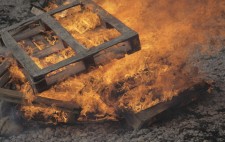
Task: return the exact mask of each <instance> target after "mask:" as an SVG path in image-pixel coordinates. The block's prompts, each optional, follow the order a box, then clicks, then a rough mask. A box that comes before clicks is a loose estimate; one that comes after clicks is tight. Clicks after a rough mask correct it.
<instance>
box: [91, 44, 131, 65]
mask: <svg viewBox="0 0 225 142" xmlns="http://www.w3.org/2000/svg"><path fill="white" fill-rule="evenodd" d="M130 50H132V49H131V47H130V45H129V43H128V42H122V43H119V44H117V45H114V46H112V47H109V48H107V49H106V50H103V51H101V52H99V53H98V54H96V55H95V56H94V61H95V64H96V65H105V64H106V63H108V62H110V61H111V60H113V59H121V58H123V57H125V54H127V52H129V51H130Z"/></svg>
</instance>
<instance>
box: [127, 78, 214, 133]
mask: <svg viewBox="0 0 225 142" xmlns="http://www.w3.org/2000/svg"><path fill="white" fill-rule="evenodd" d="M209 87H210V85H209V84H207V83H205V82H201V83H198V84H195V85H194V86H193V87H191V88H189V89H186V90H184V91H182V92H180V93H178V96H175V97H173V98H172V99H171V100H168V101H167V102H161V103H159V104H157V105H155V106H153V107H151V108H148V109H146V110H143V111H141V112H139V113H132V112H124V118H125V119H126V122H127V124H128V125H129V126H130V127H132V128H133V129H140V128H143V127H146V126H148V125H150V124H152V123H153V122H155V117H156V116H157V115H159V114H161V113H163V112H165V111H166V110H168V109H171V108H177V107H181V106H185V105H188V104H189V103H191V102H193V101H195V100H197V99H198V98H200V97H201V96H202V95H204V94H207V90H208V89H209Z"/></svg>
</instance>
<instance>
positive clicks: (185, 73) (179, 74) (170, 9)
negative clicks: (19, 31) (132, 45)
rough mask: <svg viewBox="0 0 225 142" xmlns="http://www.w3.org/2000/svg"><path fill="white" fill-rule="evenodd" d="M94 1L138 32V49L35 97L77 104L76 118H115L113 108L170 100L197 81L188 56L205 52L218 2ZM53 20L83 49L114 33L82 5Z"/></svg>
mask: <svg viewBox="0 0 225 142" xmlns="http://www.w3.org/2000/svg"><path fill="white" fill-rule="evenodd" d="M95 1H96V2H97V3H98V4H99V5H101V6H102V7H103V8H104V9H106V10H107V11H109V12H110V13H111V14H113V15H115V16H116V17H117V18H118V19H120V20H121V21H123V22H124V23H125V24H126V25H128V26H129V27H131V28H133V29H134V30H136V31H137V32H138V33H139V34H140V38H141V44H142V50H141V51H139V52H138V53H136V54H132V55H127V56H126V57H125V58H123V59H121V60H114V61H112V62H111V63H110V64H107V65H105V66H100V67H98V68H96V69H94V70H93V71H91V72H89V73H87V74H81V75H79V76H76V77H71V78H69V79H67V80H66V81H64V82H61V83H58V84H56V85H55V86H53V87H52V88H51V89H49V90H48V91H45V92H43V93H40V94H38V95H40V96H45V97H49V98H55V99H58V100H66V101H71V102H74V103H77V104H79V105H80V106H81V107H82V112H81V115H80V118H79V120H80V121H84V120H89V121H90V120H99V119H110V120H116V119H117V118H118V117H119V116H118V114H117V111H120V110H123V109H129V110H131V111H133V112H139V111H141V110H144V109H146V108H148V107H151V106H154V105H156V104H158V103H160V102H163V101H167V100H170V99H171V98H172V97H173V96H176V95H177V94H178V92H179V91H181V90H183V89H185V88H188V87H190V86H191V85H192V84H194V83H195V82H196V81H199V80H200V79H201V77H202V76H201V74H199V69H198V68H197V67H195V66H194V65H193V64H194V63H195V60H196V58H194V57H195V56H193V55H196V54H198V55H201V54H205V51H207V52H208V51H209V50H208V45H206V43H207V42H208V36H210V35H209V34H215V33H213V32H212V31H213V28H214V27H211V26H210V22H211V23H213V22H214V23H213V25H218V24H216V23H218V21H216V20H215V19H214V17H217V16H219V15H220V12H221V9H223V7H222V4H220V2H215V1H213V0H208V1H206V2H204V3H202V2H197V1H185V0H181V1H174V2H171V1H165V0H160V1H155V0H148V1H146V0H139V1H137V0H129V1H128V0H124V1H120V0H95ZM215 7H216V8H215ZM73 11H75V13H76V14H73ZM83 16H84V17H85V18H84V19H82V18H81V17H83ZM55 18H56V19H57V20H58V21H59V22H60V23H61V24H62V25H63V26H64V27H65V28H66V29H67V30H68V31H69V32H70V33H71V34H72V35H73V36H74V37H75V39H77V40H78V41H79V42H80V43H81V44H83V45H84V46H86V47H88V48H90V47H94V46H97V45H99V44H101V43H103V42H105V41H108V40H110V39H112V38H115V37H116V36H118V35H119V34H118V33H117V31H115V30H114V29H101V22H100V20H99V17H98V15H96V14H95V13H91V12H90V11H88V10H87V9H85V10H84V11H82V10H81V9H79V8H78V9H73V10H72V11H69V10H68V11H65V12H63V13H60V14H59V15H55ZM222 22H223V23H224V21H219V24H221V23H222ZM97 27H99V28H100V29H98V28H97ZM96 29H97V30H96ZM96 31H97V32H96ZM218 32H219V31H218ZM221 34H222V31H221ZM223 34H224V33H223ZM92 35H94V36H92ZM84 37H86V38H84ZM92 38H93V39H92ZM220 48H221V46H220V47H218V50H219V49H220ZM52 58H54V57H52ZM57 59H58V56H57ZM44 60H45V62H46V60H47V61H48V59H44ZM59 60H61V58H60V57H59ZM50 62H51V59H50ZM52 63H55V62H52ZM40 64H41V63H40ZM42 66H43V65H41V67H42ZM22 110H23V111H25V113H26V112H29V118H30V117H32V115H34V114H35V113H37V108H33V107H28V108H27V107H25V106H24V107H23V108H22ZM42 111H45V110H42ZM46 111H48V110H46ZM46 115H48V114H47V113H46Z"/></svg>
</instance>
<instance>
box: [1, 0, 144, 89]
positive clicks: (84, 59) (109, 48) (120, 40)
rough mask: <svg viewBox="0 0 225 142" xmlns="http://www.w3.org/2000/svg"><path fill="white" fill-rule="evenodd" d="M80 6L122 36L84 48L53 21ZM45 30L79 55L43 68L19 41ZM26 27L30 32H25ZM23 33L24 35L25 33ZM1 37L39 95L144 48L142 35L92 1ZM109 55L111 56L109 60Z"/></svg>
mask: <svg viewBox="0 0 225 142" xmlns="http://www.w3.org/2000/svg"><path fill="white" fill-rule="evenodd" d="M79 5H82V6H83V7H86V6H90V5H91V6H92V8H93V11H94V12H96V13H97V14H98V15H99V16H100V18H101V20H102V21H103V22H104V25H106V27H107V28H115V29H116V30H117V31H119V32H120V34H121V35H120V36H119V37H117V38H115V39H113V40H111V41H108V42H105V43H103V44H101V45H99V46H97V47H94V48H91V49H88V48H86V47H84V46H82V45H81V44H80V43H79V42H78V41H77V40H76V39H74V38H73V37H72V35H71V34H70V33H69V32H68V31H67V30H66V29H65V28H64V27H62V26H61V25H60V23H59V22H58V21H57V20H55V19H54V18H53V15H54V14H56V13H58V12H61V11H64V10H66V9H69V8H72V7H75V6H79ZM33 23H39V24H40V26H37V27H35V28H33V29H29V26H30V25H31V24H33ZM43 25H44V26H43ZM46 27H48V28H50V29H51V30H52V31H53V32H54V33H55V34H56V35H57V36H58V37H59V38H60V39H61V41H62V42H63V43H65V44H66V45H68V46H70V47H71V48H72V49H73V50H74V52H75V53H76V55H75V56H72V57H70V58H68V59H66V60H63V61H61V62H59V63H56V64H54V65H51V66H48V67H46V68H43V69H40V68H39V67H38V66H37V65H36V64H35V62H34V61H33V60H32V59H31V58H30V56H29V55H27V53H26V52H25V51H24V50H23V49H22V48H21V47H20V46H19V45H18V44H17V41H18V40H23V39H26V38H28V37H30V36H34V35H37V34H39V33H40V32H42V31H43V30H45V28H46ZM26 28H27V30H24V29H26ZM29 30H30V31H29ZM21 31H25V32H24V33H23V32H21ZM0 36H1V38H2V41H3V43H4V44H5V46H6V47H7V48H8V49H9V50H10V51H12V54H13V56H14V57H15V58H16V60H17V61H18V62H19V63H20V64H21V66H22V67H23V68H24V71H25V75H26V76H27V78H28V80H29V81H30V83H31V85H32V86H33V88H34V91H35V92H37V93H38V92H42V91H44V90H46V89H48V88H49V87H50V86H52V85H53V84H55V83H57V82H59V81H62V80H63V79H65V78H67V77H69V76H72V75H76V74H78V73H81V72H84V71H86V70H87V69H88V68H89V67H90V66H93V65H101V64H105V63H107V62H109V61H110V60H112V59H115V58H116V59H119V58H122V57H124V55H125V54H131V53H134V52H136V51H138V50H140V48H141V47H140V40H139V36H138V34H137V33H136V32H135V31H133V30H132V29H130V28H128V27H127V26H126V25H124V24H123V23H122V22H120V21H119V20H118V19H116V18H115V17H113V16H112V15H111V14H109V13H108V12H106V11H105V10H103V9H102V8H101V7H99V6H98V5H97V4H95V3H94V2H92V1H91V0H84V1H80V0H76V1H75V2H73V3H71V4H68V5H64V6H61V7H59V8H57V9H54V10H52V11H49V12H46V13H44V14H41V15H38V16H35V17H32V18H30V19H28V20H25V21H23V22H21V23H18V24H15V25H13V26H11V27H8V28H6V29H4V30H2V31H1V32H0ZM60 48H63V47H62V46H55V47H51V49H46V50H45V51H39V52H37V53H36V57H44V56H47V55H49V54H52V52H57V51H58V50H60ZM109 55H110V57H109V58H108V56H109ZM106 57H107V58H106ZM73 63H76V64H75V66H74V65H73V66H70V65H71V64H73ZM65 67H66V70H63V71H60V72H58V73H56V74H54V75H50V76H49V74H51V73H52V72H54V71H58V70H60V69H62V68H65Z"/></svg>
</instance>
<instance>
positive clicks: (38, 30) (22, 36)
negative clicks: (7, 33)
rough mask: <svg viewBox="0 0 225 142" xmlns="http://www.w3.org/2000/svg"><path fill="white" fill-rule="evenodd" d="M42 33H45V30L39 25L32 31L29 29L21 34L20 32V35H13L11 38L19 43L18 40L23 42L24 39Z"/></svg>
mask: <svg viewBox="0 0 225 142" xmlns="http://www.w3.org/2000/svg"><path fill="white" fill-rule="evenodd" d="M43 31H45V28H44V27H43V26H41V25H40V26H37V27H35V28H33V29H30V28H29V29H27V30H26V31H23V32H20V33H18V34H16V35H14V36H13V37H14V39H15V40H16V41H20V40H24V39H26V38H30V37H32V36H34V35H37V34H39V33H41V32H43Z"/></svg>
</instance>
